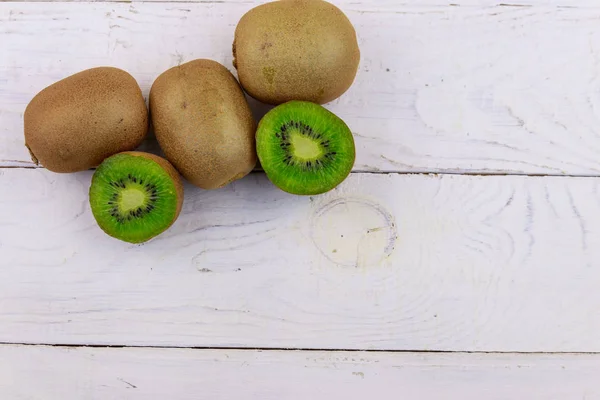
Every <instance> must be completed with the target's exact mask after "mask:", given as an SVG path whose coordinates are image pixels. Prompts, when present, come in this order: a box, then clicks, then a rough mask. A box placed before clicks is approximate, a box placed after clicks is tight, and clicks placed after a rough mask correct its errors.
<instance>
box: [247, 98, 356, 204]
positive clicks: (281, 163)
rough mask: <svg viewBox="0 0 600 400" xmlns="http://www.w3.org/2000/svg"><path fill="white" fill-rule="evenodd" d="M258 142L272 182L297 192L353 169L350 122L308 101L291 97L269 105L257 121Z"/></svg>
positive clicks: (309, 191) (319, 189) (319, 188)
mask: <svg viewBox="0 0 600 400" xmlns="http://www.w3.org/2000/svg"><path fill="white" fill-rule="evenodd" d="M256 146H257V153H258V158H259V160H260V163H261V165H262V167H263V169H264V170H265V172H266V174H267V176H268V177H269V179H270V180H271V181H272V182H273V184H275V185H276V186H277V187H279V188H280V189H282V190H284V191H286V192H288V193H292V194H298V195H314V194H321V193H325V192H328V191H330V190H331V189H333V188H335V187H336V186H337V185H339V184H340V183H341V182H342V181H343V180H344V179H346V177H347V176H348V175H349V174H350V171H351V170H352V167H353V166H354V160H355V155H356V151H355V146H354V138H353V136H352V132H351V131H350V128H348V126H347V125H346V123H344V121H342V120H341V119H340V118H339V117H338V116H336V115H335V114H333V113H332V112H330V111H328V110H327V109H325V108H324V107H322V106H320V105H318V104H315V103H311V102H306V101H290V102H287V103H284V104H282V105H280V106H277V107H275V108H274V109H272V110H271V111H269V112H268V113H267V114H266V115H265V116H264V117H263V119H262V120H261V121H260V123H259V125H258V130H257V132H256Z"/></svg>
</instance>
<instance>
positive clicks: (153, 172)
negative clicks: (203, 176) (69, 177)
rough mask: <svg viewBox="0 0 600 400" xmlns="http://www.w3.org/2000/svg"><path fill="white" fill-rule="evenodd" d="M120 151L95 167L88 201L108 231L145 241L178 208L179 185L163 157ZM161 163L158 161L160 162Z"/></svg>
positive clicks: (171, 218)
mask: <svg viewBox="0 0 600 400" xmlns="http://www.w3.org/2000/svg"><path fill="white" fill-rule="evenodd" d="M134 154H141V153H120V154H116V155H114V156H112V157H109V158H107V159H106V160H105V161H104V162H103V163H102V164H101V165H100V166H99V167H98V169H97V170H96V172H95V173H94V176H93V178H92V184H91V186H90V193H89V195H90V205H91V209H92V213H93V215H94V218H95V219H96V221H97V222H98V225H99V226H100V228H102V230H103V231H104V232H106V233H107V234H108V235H110V236H112V237H114V238H117V239H120V240H122V241H125V242H129V243H142V242H145V241H147V240H149V239H151V238H153V237H155V236H157V235H159V234H160V233H162V232H163V231H165V230H166V229H167V228H168V227H169V226H171V224H172V223H173V222H174V221H175V219H177V217H178V215H179V211H180V209H181V202H182V194H183V193H182V187H181V182H180V181H178V180H179V177H178V175H175V176H174V174H173V171H175V170H174V169H173V171H169V170H168V168H172V167H171V166H170V165H167V166H166V167H167V168H165V165H164V164H165V163H166V160H162V161H161V160H156V159H159V157H157V156H152V155H151V156H152V158H150V157H147V156H139V155H137V156H136V155H134ZM161 164H162V165H161Z"/></svg>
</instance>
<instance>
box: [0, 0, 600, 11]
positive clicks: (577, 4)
mask: <svg viewBox="0 0 600 400" xmlns="http://www.w3.org/2000/svg"><path fill="white" fill-rule="evenodd" d="M2 1H3V2H17V3H20V2H23V3H26V2H36V3H39V2H82V1H85V2H93V3H94V2H98V3H101V2H105V3H112V2H117V3H118V2H123V3H131V4H139V3H152V2H156V3H202V4H209V5H210V4H223V3H226V4H251V5H252V6H256V5H260V4H263V3H266V2H268V1H275V0H125V1H124V0H33V1H30V0H2ZM328 1H329V2H330V3H333V4H335V5H337V6H338V7H354V8H356V9H361V10H378V11H394V10H398V9H399V8H403V7H422V6H449V7H495V6H501V7H532V6H535V7H537V6H544V7H548V6H550V7H562V8H594V7H600V5H599V4H598V2H596V0H518V1H501V0H358V1H357V0H328Z"/></svg>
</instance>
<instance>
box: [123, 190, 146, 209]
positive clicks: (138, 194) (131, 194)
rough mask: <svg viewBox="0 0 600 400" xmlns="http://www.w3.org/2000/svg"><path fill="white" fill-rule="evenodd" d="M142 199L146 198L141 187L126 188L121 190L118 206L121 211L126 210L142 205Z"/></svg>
mask: <svg viewBox="0 0 600 400" xmlns="http://www.w3.org/2000/svg"><path fill="white" fill-rule="evenodd" d="M144 200H146V192H144V191H143V190H142V189H141V188H136V187H132V188H127V189H124V190H123V191H122V192H121V201H120V202H119V207H120V208H121V210H122V211H123V212H128V211H130V210H135V209H137V208H139V207H142V206H143V205H144Z"/></svg>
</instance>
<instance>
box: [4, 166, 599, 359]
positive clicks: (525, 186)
mask: <svg viewBox="0 0 600 400" xmlns="http://www.w3.org/2000/svg"><path fill="white" fill-rule="evenodd" d="M90 177H91V173H90V172H85V173H78V174H74V175H60V174H52V173H50V172H48V171H46V170H43V169H34V170H30V169H19V168H17V169H2V170H0V187H2V188H3V190H1V191H0V341H1V342H10V343H15V342H18V343H21V342H24V343H67V344H100V345H104V344H117V345H122V344H127V345H166V346H181V347H187V346H207V347H221V346H225V347H269V348H272V347H278V348H279V347H286V348H287V347H293V348H316V349H324V348H335V349H338V348H341V349H388V350H389V349H396V350H458V351H463V350H464V351H476V350H481V351H528V352H529V351H553V352H554V351H582V352H586V351H596V352H598V351H600V336H599V335H598V334H597V332H598V331H599V330H600V313H598V310H599V307H600V292H599V291H598V290H597V286H598V280H599V279H600V253H599V252H600V250H599V249H600V222H598V218H597V216H598V215H600V198H599V193H598V185H599V184H600V179H596V178H559V177H546V178H527V177H515V176H507V177H477V176H454V175H443V176H429V175H398V174H353V175H351V177H350V178H349V179H348V180H347V181H346V182H345V183H344V184H343V185H342V186H341V187H339V188H338V189H337V190H335V191H333V192H331V193H329V194H327V195H323V196H317V197H297V196H291V195H287V194H285V193H283V192H281V191H279V190H277V189H275V188H274V187H273V186H272V185H271V184H270V183H269V182H268V181H267V179H266V178H265V176H264V175H263V174H251V175H250V176H248V177H247V178H245V179H243V180H241V181H239V182H236V183H234V184H232V185H230V186H228V187H227V188H224V189H221V190H217V191H202V190H200V189H194V188H192V187H190V186H188V187H186V197H185V203H184V208H183V211H182V215H181V217H180V218H179V220H178V221H177V222H176V223H175V224H174V225H173V227H172V228H171V229H170V230H168V231H167V232H166V233H165V234H164V235H163V236H160V237H158V238H157V239H156V240H153V241H151V242H149V243H146V244H144V245H129V244H126V243H121V242H118V241H116V240H114V239H112V238H110V237H108V236H106V235H105V234H104V233H103V232H101V231H100V229H99V228H98V227H97V225H96V224H95V221H94V220H93V217H92V215H91V213H90V210H89V206H88V202H87V190H88V187H89V182H90ZM6 189H8V190H6Z"/></svg>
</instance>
